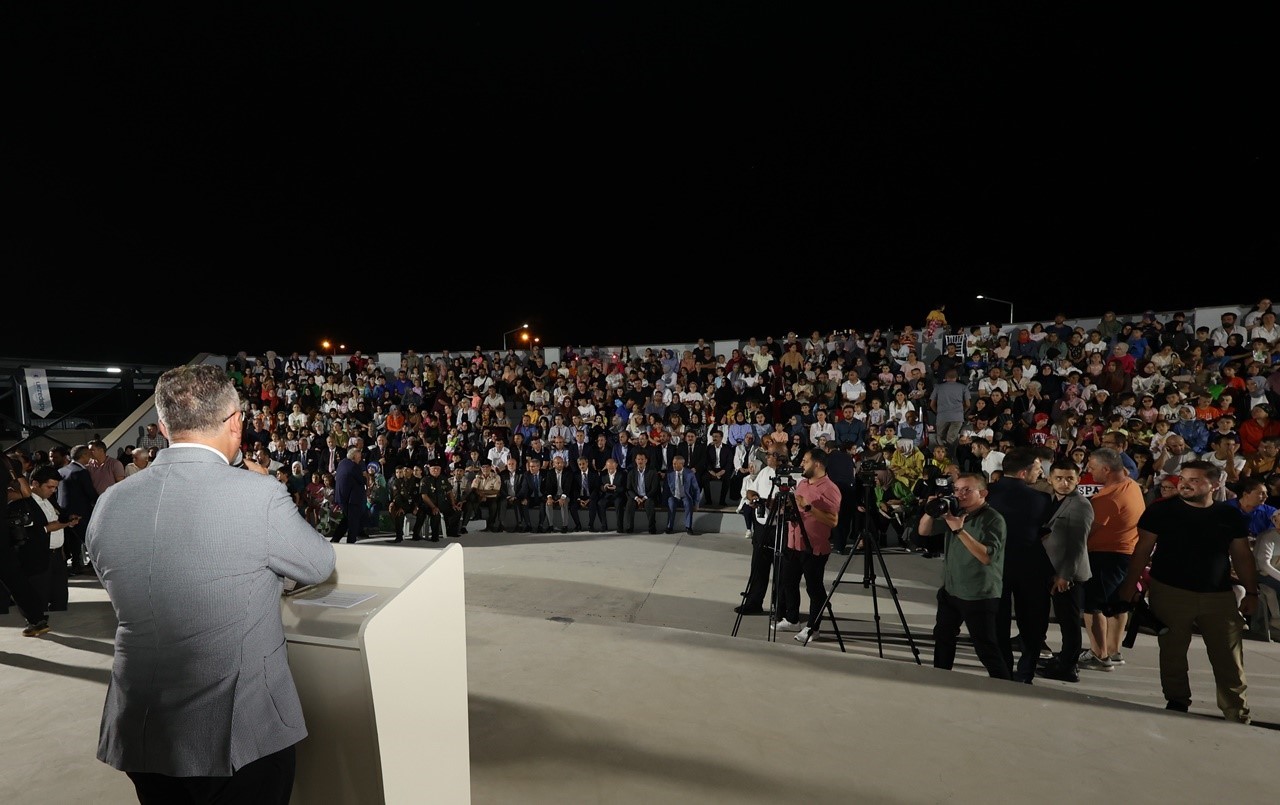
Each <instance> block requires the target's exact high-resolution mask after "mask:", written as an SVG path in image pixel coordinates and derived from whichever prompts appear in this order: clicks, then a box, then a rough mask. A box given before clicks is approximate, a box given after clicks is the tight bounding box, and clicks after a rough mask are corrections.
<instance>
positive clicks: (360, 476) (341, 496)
mask: <svg viewBox="0 0 1280 805" xmlns="http://www.w3.org/2000/svg"><path fill="white" fill-rule="evenodd" d="M363 453H364V451H363V450H361V448H360V447H359V446H358V445H357V446H355V447H349V448H347V457H346V458H344V459H342V461H341V462H340V463H339V464H338V469H337V472H335V473H334V477H333V486H334V489H335V490H336V491H335V496H336V497H337V499H338V503H339V504H340V505H341V506H342V521H341V522H339V523H338V526H339V528H337V529H336V530H335V531H334V536H333V539H331V540H330V542H341V541H342V533H343V530H342V528H341V526H342V524H343V523H345V524H346V526H347V528H346V534H347V542H348V543H350V544H352V545H355V544H356V541H357V540H358V539H360V529H362V528H363V527H364V513H365V504H366V501H367V499H368V498H367V497H366V495H365V489H364V470H363V467H364V463H363V461H362V460H361V458H362V456H363Z"/></svg>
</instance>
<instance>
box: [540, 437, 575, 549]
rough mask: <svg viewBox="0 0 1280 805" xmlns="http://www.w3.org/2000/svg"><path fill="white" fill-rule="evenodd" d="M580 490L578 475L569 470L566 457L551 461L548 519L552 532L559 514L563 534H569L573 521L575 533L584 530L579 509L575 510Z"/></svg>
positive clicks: (548, 485)
mask: <svg viewBox="0 0 1280 805" xmlns="http://www.w3.org/2000/svg"><path fill="white" fill-rule="evenodd" d="M579 489H580V486H579V483H578V473H577V472H576V471H575V470H572V469H570V468H569V466H568V465H567V464H566V463H565V460H564V456H562V455H559V454H557V455H555V456H554V457H553V458H552V459H551V471H550V472H548V473H547V517H548V518H549V524H550V528H551V529H552V530H555V529H556V519H557V518H556V514H557V512H558V513H559V520H560V526H559V529H560V533H561V534H567V533H569V520H573V530H574V531H581V530H582V523H581V522H580V521H579V520H578V512H577V509H575V508H574V501H576V500H577V498H578V491H579Z"/></svg>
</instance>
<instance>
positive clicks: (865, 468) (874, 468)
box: [858, 458, 889, 483]
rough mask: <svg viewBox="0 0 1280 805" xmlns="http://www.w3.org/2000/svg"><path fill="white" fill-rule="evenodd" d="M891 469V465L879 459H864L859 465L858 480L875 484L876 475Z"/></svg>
mask: <svg viewBox="0 0 1280 805" xmlns="http://www.w3.org/2000/svg"><path fill="white" fill-rule="evenodd" d="M887 469H889V464H888V463H887V462H885V461H884V460H883V459H879V458H864V459H863V460H862V462H861V463H860V464H858V480H860V481H864V482H867V483H875V480H876V473H877V472H878V471H880V470H887Z"/></svg>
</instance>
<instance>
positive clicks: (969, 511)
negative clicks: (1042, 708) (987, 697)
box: [916, 472, 1010, 679]
mask: <svg viewBox="0 0 1280 805" xmlns="http://www.w3.org/2000/svg"><path fill="white" fill-rule="evenodd" d="M916 531H917V533H919V534H920V535H921V536H931V535H936V534H945V535H946V536H945V539H944V551H945V554H944V557H943V560H942V587H941V588H939V590H938V614H937V620H936V622H935V624H934V627H933V641H934V644H933V667H934V668H943V669H946V670H951V667H952V666H953V665H954V664H955V659H956V642H957V638H958V637H959V636H960V625H961V624H962V623H963V624H964V626H965V628H966V629H968V630H969V639H970V640H971V641H972V642H973V648H974V651H975V652H976V653H977V655H978V659H979V660H980V661H981V662H982V665H983V667H984V668H986V669H987V674H989V675H990V676H991V677H993V678H995V679H1009V678H1010V677H1009V666H1008V664H1007V663H1005V661H1004V656H1003V655H1002V654H1001V653H1000V647H999V645H998V644H997V643H996V613H997V612H998V611H999V609H1000V590H1001V585H1002V582H1003V571H1004V545H1005V522H1004V517H1003V516H1002V515H1001V514H1000V513H999V512H997V511H996V510H995V509H993V508H991V507H990V506H988V505H987V478H986V476H985V475H983V474H981V473H976V472H966V473H961V474H960V477H959V478H957V479H956V482H955V487H954V493H953V494H950V495H933V496H931V497H930V498H929V500H928V501H927V502H926V503H925V507H924V514H923V515H922V516H921V517H920V522H919V524H918V525H917V526H916Z"/></svg>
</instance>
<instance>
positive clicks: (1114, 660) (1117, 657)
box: [1107, 651, 1124, 665]
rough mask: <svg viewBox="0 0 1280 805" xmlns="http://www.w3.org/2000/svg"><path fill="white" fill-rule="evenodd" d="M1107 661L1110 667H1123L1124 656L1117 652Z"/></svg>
mask: <svg viewBox="0 0 1280 805" xmlns="http://www.w3.org/2000/svg"><path fill="white" fill-rule="evenodd" d="M1107 659H1109V660H1111V664H1112V665H1124V655H1123V654H1121V653H1120V652H1118V651H1117V652H1116V653H1115V654H1112V655H1111V656H1110V657H1108V658H1107Z"/></svg>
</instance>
